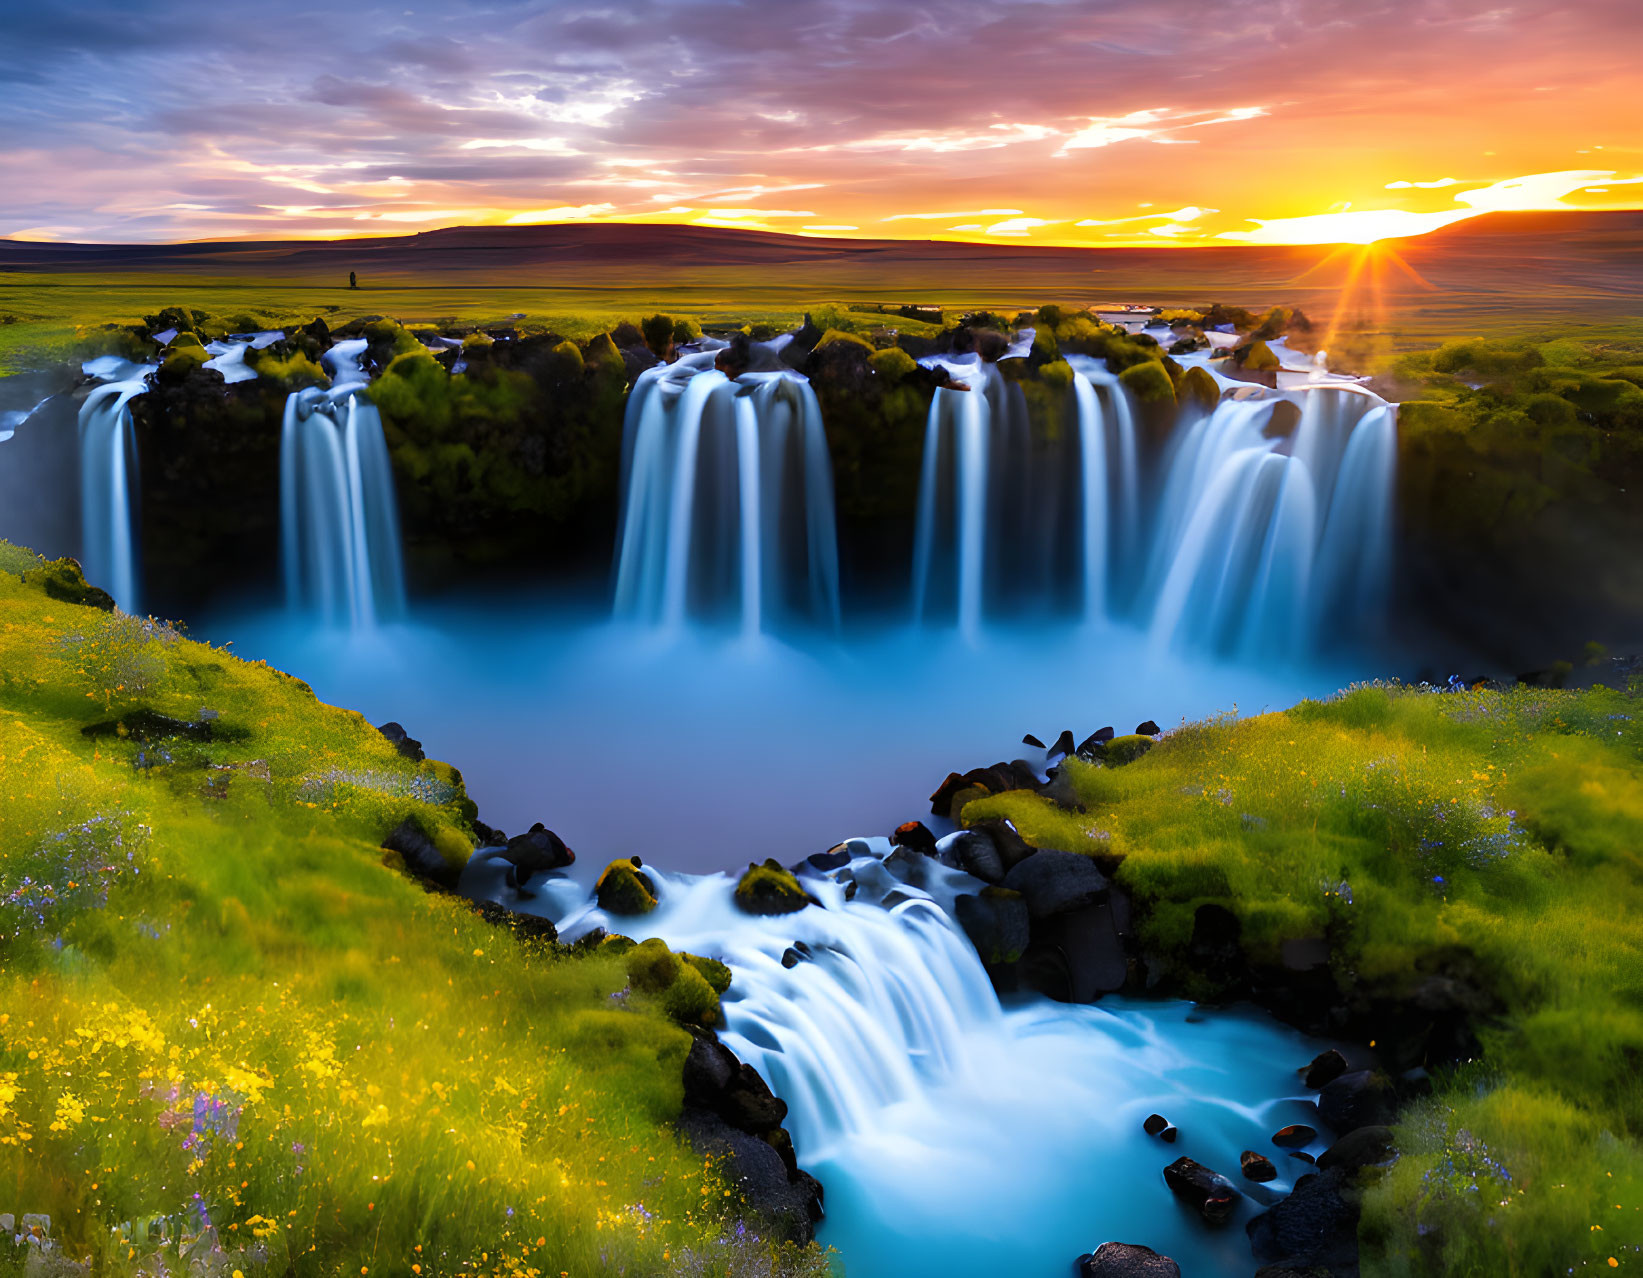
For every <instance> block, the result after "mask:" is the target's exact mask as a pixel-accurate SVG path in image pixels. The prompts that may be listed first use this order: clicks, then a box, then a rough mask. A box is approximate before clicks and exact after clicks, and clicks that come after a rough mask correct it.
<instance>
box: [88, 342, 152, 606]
mask: <svg viewBox="0 0 1643 1278" xmlns="http://www.w3.org/2000/svg"><path fill="white" fill-rule="evenodd" d="M154 369H155V365H153V364H133V363H131V362H129V361H127V360H122V359H118V358H115V357H113V356H105V357H102V358H100V359H95V360H89V361H87V362H86V364H85V365H84V371H85V372H86V373H88V374H90V375H91V376H93V377H97V378H101V379H102V384H101V385H99V386H97V387H96V388H95V389H93V390H92V392H91V393H90V394H89V395H87V396H86V399H85V402H84V403H83V404H81V405H80V541H81V555H82V558H83V559H84V561H85V572H86V577H87V579H88V580H89V581H91V582H92V583H93V584H95V585H99V586H101V587H102V588H103V589H105V590H107V591H108V593H109V594H110V595H112V596H113V597H114V602H115V603H116V604H118V605H119V606H120V607H121V608H123V609H124V610H125V611H126V612H134V611H135V610H136V608H137V606H138V594H137V591H138V580H137V578H138V572H137V494H138V491H139V484H138V481H139V474H138V466H137V433H136V429H135V427H134V426H133V424H132V420H131V401H132V400H133V399H135V398H136V397H137V396H138V395H141V394H142V393H143V392H144V391H146V390H147V389H148V377H149V374H150V373H152V372H154Z"/></svg>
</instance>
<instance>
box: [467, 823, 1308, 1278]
mask: <svg viewBox="0 0 1643 1278" xmlns="http://www.w3.org/2000/svg"><path fill="white" fill-rule="evenodd" d="M849 846H850V847H851V848H852V850H855V851H857V852H858V853H859V854H858V855H856V856H855V857H854V859H853V860H852V861H851V862H850V864H849V865H848V866H847V867H845V868H843V869H841V870H838V871H834V872H831V873H828V874H817V873H814V872H812V871H809V870H808V869H806V870H805V871H804V883H805V887H806V889H807V890H808V891H809V892H810V893H811V894H812V896H813V897H814V898H815V900H816V901H817V902H818V904H816V905H812V906H809V907H807V908H805V909H803V910H800V911H798V912H797V913H795V914H787V915H779V916H774V917H754V916H750V915H747V914H744V913H742V912H741V911H740V910H738V909H737V908H736V906H735V905H734V903H733V897H732V894H733V889H734V880H733V879H732V878H731V877H730V876H727V875H724V874H710V875H704V876H693V875H687V874H669V873H665V872H662V871H658V870H657V869H656V868H655V867H654V866H647V867H646V873H647V874H648V875H649V876H650V878H651V879H652V881H653V883H654V884H655V886H656V889H657V893H658V896H659V903H658V905H657V907H656V909H655V910H654V911H653V912H652V913H650V914H647V915H645V916H644V917H642V918H618V917H609V916H606V915H604V914H603V913H601V912H600V911H599V910H598V909H597V907H596V906H595V905H593V904H592V903H591V902H590V901H588V899H587V889H586V888H585V887H583V886H580V885H578V884H577V883H576V882H575V881H574V880H572V879H570V878H568V877H565V876H563V875H554V876H551V877H550V878H549V879H548V880H546V881H539V882H538V883H537V884H536V885H534V886H535V888H536V891H537V896H536V897H535V898H534V899H533V900H530V901H523V902H522V901H520V900H519V898H518V897H517V896H516V895H515V894H514V893H512V892H511V891H510V890H509V889H506V888H504V887H503V882H502V870H503V867H504V863H503V862H500V861H495V860H490V859H488V858H486V857H484V856H480V857H476V858H475V860H474V861H473V862H471V863H470V866H469V868H468V870H467V871H466V872H465V874H464V878H463V884H462V889H463V891H465V892H468V893H470V894H471V895H475V896H478V897H481V898H489V899H496V900H501V901H503V902H504V903H505V904H508V905H509V906H514V907H518V906H525V907H528V908H531V909H535V910H541V911H542V912H543V913H545V914H547V915H548V916H550V917H553V918H556V919H557V920H558V921H559V922H558V926H559V931H560V935H561V936H562V937H564V938H566V939H567V940H574V939H575V938H576V937H577V936H579V935H582V934H584V933H586V932H587V931H588V930H589V929H591V928H592V927H595V926H601V927H605V928H607V929H608V930H611V931H615V932H621V933H625V934H628V935H631V936H632V937H633V938H634V939H636V940H642V939H644V938H647V937H651V936H657V937H661V938H662V939H663V940H665V941H666V942H667V943H668V945H669V946H670V947H672V948H674V949H677V950H685V951H688V952H690V953H695V954H702V955H707V956H711V957H714V958H718V959H721V960H722V961H724V962H725V963H727V964H729V965H730V968H731V970H732V973H733V980H732V983H731V986H730V989H729V991H728V993H727V994H726V995H725V996H724V1000H723V1004H722V1011H723V1024H722V1025H721V1026H720V1027H719V1034H720V1037H721V1039H722V1040H723V1041H724V1043H725V1044H726V1045H727V1046H728V1047H729V1048H730V1049H731V1050H732V1051H733V1052H735V1053H736V1055H737V1056H738V1057H739V1058H741V1059H742V1060H744V1061H746V1062H748V1063H749V1064H751V1065H752V1066H753V1067H754V1068H755V1069H757V1070H758V1071H759V1073H760V1074H761V1075H762V1076H763V1077H764V1078H765V1080H766V1081H767V1082H768V1083H769V1084H770V1086H771V1089H772V1090H773V1091H774V1092H775V1093H776V1094H777V1095H778V1096H780V1097H781V1098H782V1099H783V1100H785V1101H786V1102H787V1105H788V1116H787V1120H786V1126H787V1128H788V1131H789V1132H790V1134H791V1135H792V1137H793V1142H794V1147H795V1149H796V1151H797V1153H798V1158H799V1163H800V1165H801V1166H802V1167H804V1168H806V1169H807V1170H809V1171H812V1172H813V1173H815V1174H816V1175H817V1176H818V1177H819V1178H820V1179H821V1181H822V1183H823V1185H824V1187H825V1189H826V1207H827V1215H826V1218H825V1219H824V1220H823V1222H822V1225H821V1233H820V1241H821V1242H822V1243H823V1244H824V1245H832V1246H836V1247H838V1248H839V1249H840V1251H841V1253H842V1258H843V1261H844V1264H845V1265H846V1266H847V1267H848V1269H849V1272H850V1273H851V1274H852V1275H856V1276H857V1278H892V1276H895V1275H900V1274H905V1273H941V1274H944V1275H948V1276H949V1278H983V1276H984V1275H987V1276H990V1275H996V1274H999V1273H1019V1274H1026V1275H1043V1276H1045V1278H1048V1276H1049V1275H1053V1274H1061V1273H1064V1272H1065V1271H1066V1270H1067V1268H1068V1266H1069V1264H1070V1262H1071V1260H1072V1258H1073V1257H1074V1256H1076V1255H1078V1254H1079V1253H1080V1252H1084V1251H1089V1250H1091V1249H1093V1248H1094V1247H1095V1246H1096V1245H1098V1244H1099V1243H1101V1242H1102V1241H1105V1240H1107V1239H1122V1240H1124V1241H1130V1242H1139V1243H1145V1244H1147V1245H1150V1246H1152V1247H1155V1248H1156V1249H1157V1250H1159V1251H1161V1252H1163V1253H1165V1254H1167V1255H1171V1256H1173V1257H1174V1258H1175V1259H1176V1260H1177V1261H1178V1262H1179V1263H1180V1264H1181V1265H1182V1267H1183V1271H1184V1272H1187V1273H1191V1274H1193V1275H1195V1278H1233V1276H1234V1275H1241V1274H1245V1273H1247V1272H1248V1266H1249V1252H1248V1245H1247V1242H1245V1241H1244V1231H1243V1230H1242V1229H1241V1228H1237V1227H1234V1228H1231V1229H1228V1230H1226V1231H1212V1230H1205V1229H1202V1228H1200V1227H1197V1226H1196V1224H1195V1222H1190V1221H1188V1220H1187V1218H1186V1217H1185V1215H1184V1214H1183V1212H1182V1209H1181V1207H1180V1205H1179V1204H1178V1203H1177V1202H1176V1201H1175V1200H1174V1198H1173V1197H1172V1195H1171V1194H1170V1191H1169V1190H1168V1188H1167V1187H1166V1186H1165V1184H1164V1181H1163V1178H1162V1176H1161V1175H1160V1174H1159V1173H1160V1171H1161V1169H1162V1167H1163V1166H1164V1164H1165V1163H1167V1162H1169V1161H1170V1160H1171V1159H1172V1158H1174V1157H1176V1156H1178V1155H1181V1154H1186V1155H1188V1156H1190V1157H1193V1158H1195V1159H1198V1160H1200V1161H1202V1162H1204V1163H1205V1164H1207V1165H1209V1166H1211V1167H1215V1168H1217V1169H1219V1170H1221V1171H1224V1172H1228V1171H1229V1172H1230V1174H1231V1175H1232V1176H1234V1177H1235V1178H1236V1176H1237V1171H1238V1155H1239V1151H1240V1150H1242V1149H1261V1148H1268V1147H1269V1139H1270V1135H1271V1133H1272V1132H1273V1131H1276V1130H1277V1129H1278V1127H1280V1126H1283V1125H1284V1124H1286V1123H1289V1122H1301V1121H1305V1122H1310V1123H1312V1124H1313V1125H1314V1126H1315V1125H1316V1124H1317V1118H1316V1109H1315V1107H1314V1106H1313V1105H1312V1104H1311V1103H1310V1098H1309V1097H1308V1096H1306V1095H1305V1094H1304V1093H1303V1090H1302V1089H1301V1087H1300V1084H1299V1081H1298V1079H1297V1076H1296V1074H1295V1069H1294V1067H1295V1065H1296V1064H1297V1063H1302V1062H1305V1061H1306V1060H1308V1059H1310V1058H1311V1056H1312V1055H1314V1054H1315V1053H1316V1052H1317V1051H1318V1050H1319V1047H1320V1045H1319V1044H1315V1043H1309V1042H1307V1041H1306V1040H1304V1039H1302V1038H1301V1036H1299V1035H1297V1034H1294V1033H1293V1032H1291V1031H1288V1030H1284V1029H1281V1028H1279V1027H1277V1026H1276V1025H1274V1024H1272V1023H1271V1022H1269V1021H1266V1020H1264V1019H1263V1018H1261V1017H1259V1016H1258V1014H1254V1013H1247V1012H1246V1013H1234V1012H1224V1011H1222V1012H1211V1013H1207V1014H1206V1013H1204V1012H1202V1011H1198V1010H1195V1009H1194V1008H1193V1007H1192V1005H1190V1004H1186V1003H1154V1002H1149V1003H1126V1002H1125V1001H1123V1000H1108V1001H1106V1002H1103V1003H1102V1004H1100V1005H1098V1006H1075V1005H1066V1004H1058V1003H1051V1002H1049V1001H1047V1000H1045V999H1042V998H1039V997H1037V996H1013V997H1012V998H1011V999H1010V1000H1009V1001H1008V1002H1007V1003H1001V1002H1000V999H999V997H998V995H997V994H995V993H994V990H993V986H992V983H991V981H990V980H989V978H988V975H987V972H986V971H985V969H984V968H983V967H982V964H981V962H980V961H979V960H978V958H977V957H976V953H975V950H974V949H973V947H972V946H971V945H970V943H969V940H968V939H967V938H966V936H965V935H964V932H963V931H962V930H961V929H960V928H959V927H958V926H957V925H956V924H955V922H954V921H953V916H952V907H953V902H954V900H955V899H956V897H957V896H958V895H960V894H974V893H978V892H979V891H980V890H981V889H982V887H983V886H984V885H983V884H981V883H980V882H979V881H977V880H975V879H971V878H969V876H967V875H965V874H963V873H961V872H960V871H957V870H952V869H949V868H947V867H944V866H941V865H937V864H935V863H933V862H931V863H927V864H926V865H925V867H924V870H925V873H924V874H923V875H922V876H921V880H922V881H923V882H924V885H925V886H924V887H923V888H920V887H916V886H913V885H912V884H910V883H906V882H902V881H899V880H898V879H897V878H895V877H894V875H893V874H892V873H891V871H890V867H889V866H887V865H886V864H885V863H884V862H883V860H882V859H881V858H882V857H883V856H884V855H885V854H886V853H888V852H889V851H890V847H889V844H888V841H887V840H885V839H861V840H852V841H851V843H850V844H849ZM851 880H854V882H855V890H854V892H853V894H852V895H851V896H847V895H846V890H847V889H846V884H847V882H849V881H851ZM886 902H888V904H886ZM796 950H802V954H803V957H801V958H799V961H797V962H794V959H795V957H798V954H797V953H796V952H795V951H796ZM784 956H785V961H784ZM1189 1017H1190V1019H1189ZM1153 1112H1158V1113H1163V1114H1166V1115H1168V1116H1169V1118H1170V1119H1171V1120H1172V1121H1173V1122H1175V1123H1176V1124H1177V1125H1178V1126H1179V1128H1180V1130H1181V1133H1182V1136H1181V1140H1180V1142H1179V1144H1178V1145H1177V1146H1176V1147H1170V1146H1161V1145H1159V1144H1158V1143H1157V1141H1156V1140H1155V1138H1153V1137H1149V1136H1147V1135H1145V1133H1144V1132H1143V1130H1142V1122H1143V1120H1144V1119H1145V1118H1146V1116H1147V1115H1148V1114H1149V1113H1153ZM1325 1144H1327V1137H1326V1138H1324V1140H1323V1141H1321V1142H1320V1144H1319V1146H1318V1148H1322V1147H1323V1146H1324V1145H1325ZM1294 1166H1295V1167H1296V1171H1297V1172H1300V1171H1304V1170H1306V1169H1305V1168H1301V1167H1300V1166H1299V1165H1298V1164H1297V1165H1294ZM1294 1174H1295V1173H1292V1172H1291V1171H1290V1168H1289V1166H1288V1165H1284V1166H1283V1167H1282V1170H1281V1171H1280V1176H1281V1177H1282V1178H1283V1180H1282V1181H1281V1182H1280V1183H1278V1184H1276V1185H1275V1186H1274V1189H1275V1191H1277V1192H1282V1191H1283V1190H1284V1189H1285V1188H1286V1184H1285V1183H1284V1182H1287V1181H1289V1180H1290V1179H1291V1178H1292V1176H1293V1175H1294ZM1257 1210H1259V1209H1258V1207H1256V1206H1255V1204H1254V1203H1253V1202H1248V1203H1246V1204H1245V1205H1244V1206H1243V1207H1242V1208H1241V1209H1240V1220H1242V1219H1244V1218H1247V1217H1248V1216H1250V1215H1253V1214H1254V1212H1255V1211H1257ZM1029 1225H1030V1228H1029V1227H1028V1226H1029Z"/></svg>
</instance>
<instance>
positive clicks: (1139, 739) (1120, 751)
mask: <svg viewBox="0 0 1643 1278" xmlns="http://www.w3.org/2000/svg"><path fill="white" fill-rule="evenodd" d="M1157 744H1158V742H1156V741H1155V740H1153V739H1152V738H1151V737H1144V736H1142V735H1141V734H1140V733H1131V734H1130V735H1129V736H1127V737H1114V738H1113V739H1112V740H1111V741H1109V742H1107V748H1106V750H1105V751H1104V752H1103V753H1102V755H1101V760H1102V762H1103V763H1105V764H1106V765H1107V766H1108V767H1109V768H1117V767H1122V766H1123V765H1124V764H1126V763H1134V762H1135V761H1136V760H1137V759H1139V758H1140V757H1141V756H1142V755H1144V754H1145V753H1146V752H1147V751H1148V750H1150V749H1152V748H1153V746H1155V745H1157Z"/></svg>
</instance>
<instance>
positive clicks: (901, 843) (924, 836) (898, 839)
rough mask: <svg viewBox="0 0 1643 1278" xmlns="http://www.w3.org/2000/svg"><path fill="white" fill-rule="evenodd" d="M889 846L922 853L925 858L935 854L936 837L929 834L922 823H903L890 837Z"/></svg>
mask: <svg viewBox="0 0 1643 1278" xmlns="http://www.w3.org/2000/svg"><path fill="white" fill-rule="evenodd" d="M890 845H891V846H892V847H897V848H907V849H908V850H909V851H912V852H922V853H923V854H924V855H925V856H934V855H935V854H936V836H935V835H933V834H931V833H930V830H929V827H927V826H926V825H925V824H924V822H922V821H903V822H902V823H901V824H900V825H898V826H897V827H896V828H895V830H894V831H893V832H892V833H891V835H890Z"/></svg>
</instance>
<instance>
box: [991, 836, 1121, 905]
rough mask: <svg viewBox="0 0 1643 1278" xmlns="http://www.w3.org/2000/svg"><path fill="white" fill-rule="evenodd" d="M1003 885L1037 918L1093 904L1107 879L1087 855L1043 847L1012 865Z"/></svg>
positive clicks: (1105, 889) (1105, 884)
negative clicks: (1017, 893)
mask: <svg viewBox="0 0 1643 1278" xmlns="http://www.w3.org/2000/svg"><path fill="white" fill-rule="evenodd" d="M1004 886H1005V887H1007V888H1009V889H1010V890H1011V891H1014V892H1019V893H1021V895H1022V896H1023V897H1024V898H1026V901H1027V911H1028V913H1029V914H1031V915H1032V917H1033V919H1034V920H1035V921H1036V920H1038V919H1045V918H1049V917H1050V916H1051V915H1054V914H1062V913H1065V912H1066V911H1068V910H1076V909H1078V908H1079V907H1081V906H1085V905H1093V904H1095V902H1096V901H1098V900H1100V899H1101V897H1102V896H1104V895H1105V894H1106V891H1107V879H1106V876H1105V875H1104V874H1102V873H1101V871H1100V870H1098V869H1096V867H1095V862H1094V861H1092V860H1090V858H1089V857H1087V856H1084V855H1082V854H1080V853H1078V852H1057V851H1054V850H1051V849H1048V848H1046V849H1043V850H1041V851H1038V852H1035V853H1033V855H1032V856H1029V857H1028V858H1027V859H1026V860H1024V861H1021V862H1019V863H1018V864H1017V865H1015V866H1013V867H1012V868H1011V869H1010V872H1009V873H1008V874H1006V875H1005V876H1004Z"/></svg>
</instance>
